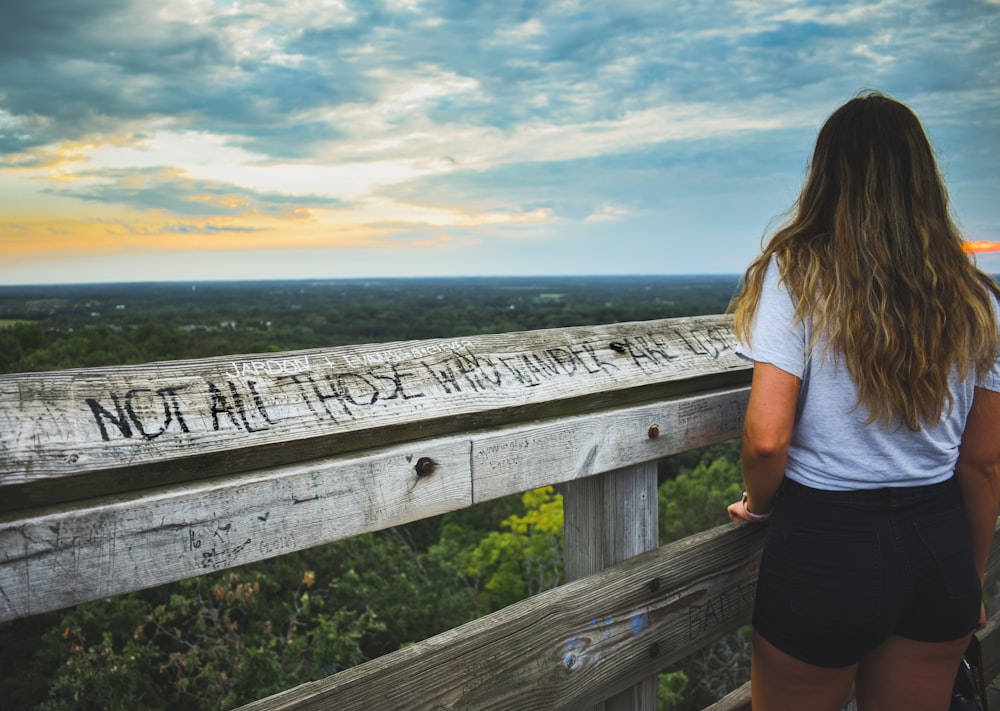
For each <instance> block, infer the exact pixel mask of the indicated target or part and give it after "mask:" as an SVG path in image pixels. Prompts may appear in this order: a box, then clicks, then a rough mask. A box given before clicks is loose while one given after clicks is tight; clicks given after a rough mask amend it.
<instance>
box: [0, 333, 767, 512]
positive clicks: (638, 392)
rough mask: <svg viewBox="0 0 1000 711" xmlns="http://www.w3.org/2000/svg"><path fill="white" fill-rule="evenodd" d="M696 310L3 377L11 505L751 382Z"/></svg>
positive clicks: (4, 469)
mask: <svg viewBox="0 0 1000 711" xmlns="http://www.w3.org/2000/svg"><path fill="white" fill-rule="evenodd" d="M730 323H731V320H730V319H729V318H728V317H726V316H699V317H692V318H684V319H666V320H659V321H646V322H634V323H624V324H615V325H606V326H588V327H576V328H564V329H550V330H542V331H530V332H522V333H507V334H493V335H483V336H474V337H470V338H464V339H456V340H435V341H421V342H408V343H387V344H374V345H363V346H355V347H343V348H333V349H314V350H307V351H297V352H291V353H270V354H259V355H244V356H227V357H219V358H208V359H202V360H191V361H177V362H163V363H151V364H146V365H136V366H123V367H117V368H103V369H80V370H67V371H59V372H52V373H37V374H32V373H29V374H15V375H4V376H0V490H2V491H3V496H2V497H0V510H14V509H19V508H27V507H31V506H36V505H42V504H49V503H53V502H56V501H71V500H79V499H81V498H85V497H90V496H97V495H103V494H111V493H121V492H125V491H134V490H139V489H143V488H149V487H152V486H159V485H163V484H166V483H171V482H179V481H193V480H197V479H201V478H211V477H217V476H222V475H224V474H230V473H235V472H240V471H249V470H253V469H259V468H262V467H270V466H278V465H283V464H294V463H297V462H301V461H306V460H311V459H317V458H322V457H329V456H333V455H336V454H340V453H344V452H348V451H358V450H363V449H369V448H372V447H379V446H386V445H390V444H395V443H399V442H405V441H411V440H415V439H423V438H427V437H434V436H445V435H450V434H457V433H458V432H462V431H467V430H469V429H475V428H481V427H495V426H498V425H501V424H511V423H515V422H526V421H529V420H532V419H539V418H548V417H559V416H566V415H570V414H572V413H576V412H586V411H588V410H593V409H602V408H607V407H612V406H622V405H629V404H636V403H639V402H643V401H644V402H650V401H654V400H657V399H659V398H663V397H667V396H671V395H677V394H683V393H688V392H696V391H700V390H704V389H707V388H711V387H720V386H731V385H739V384H745V383H747V382H748V381H749V369H748V368H749V366H748V364H747V363H746V362H744V361H743V360H742V359H741V358H739V357H738V356H736V355H735V353H734V350H733V348H734V345H735V341H734V339H733V336H732V333H731V329H730Z"/></svg>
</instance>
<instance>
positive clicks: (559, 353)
mask: <svg viewBox="0 0 1000 711" xmlns="http://www.w3.org/2000/svg"><path fill="white" fill-rule="evenodd" d="M545 353H546V355H548V357H549V358H551V359H552V362H553V363H556V364H557V365H558V366H559V367H560V368H562V371H563V372H564V373H565V374H566V375H573V374H574V373H576V368H577V363H578V362H579V359H578V358H576V357H575V356H574V355H573V353H572V352H571V351H568V350H566V349H565V348H549V349H548V350H547V351H545Z"/></svg>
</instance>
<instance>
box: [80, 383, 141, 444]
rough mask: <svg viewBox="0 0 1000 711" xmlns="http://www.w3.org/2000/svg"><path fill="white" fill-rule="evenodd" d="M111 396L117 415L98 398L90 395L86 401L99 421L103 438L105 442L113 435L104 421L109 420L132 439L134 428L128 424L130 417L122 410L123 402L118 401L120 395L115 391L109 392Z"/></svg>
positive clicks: (125, 435)
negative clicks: (109, 432) (98, 400)
mask: <svg viewBox="0 0 1000 711" xmlns="http://www.w3.org/2000/svg"><path fill="white" fill-rule="evenodd" d="M108 395H110V396H111V401H112V402H113V403H114V404H115V412H116V413H117V416H115V415H112V414H111V413H110V412H109V411H108V410H107V409H106V408H105V407H104V406H103V405H101V403H99V402H97V400H96V399H94V398H92V397H88V398H87V399H86V403H87V404H88V405H89V406H90V411H91V412H93V413H94V419H95V420H96V421H97V426H98V427H99V428H100V430H101V439H103V440H104V441H105V442H110V441H111V437H110V436H109V435H108V429H107V427H105V426H104V421H105V420H107V421H108V422H110V423H111V424H113V425H114V426H115V427H117V428H118V431H119V432H121V434H122V437H125V438H126V439H131V437H132V428H131V427H130V426H129V424H128V417H127V416H126V414H125V412H124V411H123V410H122V406H121V403H119V402H118V395H116V394H115V393H108Z"/></svg>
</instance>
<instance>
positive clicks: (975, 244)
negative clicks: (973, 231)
mask: <svg viewBox="0 0 1000 711" xmlns="http://www.w3.org/2000/svg"><path fill="white" fill-rule="evenodd" d="M962 249H964V250H965V251H966V252H968V253H969V254H976V253H979V252H1000V242H989V241H987V240H975V241H972V242H966V243H965V244H963V245H962Z"/></svg>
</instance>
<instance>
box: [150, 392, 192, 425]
mask: <svg viewBox="0 0 1000 711" xmlns="http://www.w3.org/2000/svg"><path fill="white" fill-rule="evenodd" d="M186 387H187V385H179V386H167V387H165V388H160V389H159V390H157V391H156V394H157V395H159V396H160V397H162V398H163V406H164V408H167V407H169V408H170V411H171V413H172V416H173V417H176V418H177V425H178V427H180V428H181V432H190V431H191V430H189V429H188V426H187V422H185V420H184V414H183V413H182V412H181V406H180V403H178V402H177V392H178V391H180V390H183V389H184V388H186ZM167 424H168V425H169V424H170V423H169V422H168V423H167Z"/></svg>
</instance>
